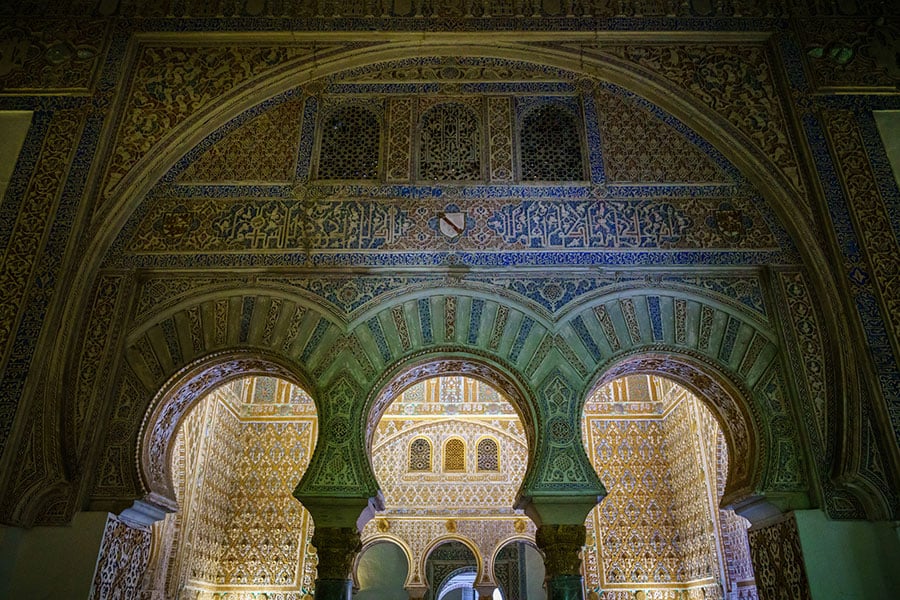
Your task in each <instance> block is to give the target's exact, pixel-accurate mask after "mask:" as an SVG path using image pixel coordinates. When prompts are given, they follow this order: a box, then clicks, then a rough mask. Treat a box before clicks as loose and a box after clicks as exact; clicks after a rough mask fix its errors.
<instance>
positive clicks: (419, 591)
mask: <svg viewBox="0 0 900 600" xmlns="http://www.w3.org/2000/svg"><path fill="white" fill-rule="evenodd" d="M409 568H410V569H411V568H412V565H410V567H409ZM406 593H407V594H409V600H422V599H423V598H425V594H427V593H428V586H427V585H408V586H406Z"/></svg>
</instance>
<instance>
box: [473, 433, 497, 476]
mask: <svg viewBox="0 0 900 600" xmlns="http://www.w3.org/2000/svg"><path fill="white" fill-rule="evenodd" d="M476 453H477V455H478V470H479V471H499V470H500V447H499V446H498V445H497V442H495V441H494V440H492V439H490V438H484V439H483V440H480V441H479V442H478V447H477V448H476Z"/></svg>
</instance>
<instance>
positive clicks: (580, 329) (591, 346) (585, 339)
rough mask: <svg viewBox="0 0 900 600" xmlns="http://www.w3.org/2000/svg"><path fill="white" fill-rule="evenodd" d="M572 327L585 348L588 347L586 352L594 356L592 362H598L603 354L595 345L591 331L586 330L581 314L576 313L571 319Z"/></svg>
mask: <svg viewBox="0 0 900 600" xmlns="http://www.w3.org/2000/svg"><path fill="white" fill-rule="evenodd" d="M572 329H574V330H575V333H577V334H578V337H579V338H581V342H582V343H583V344H584V346H585V348H587V349H588V352H590V353H591V356H592V357H593V358H594V362H600V359H601V358H603V355H602V353H601V352H600V348H599V347H598V346H597V343H596V342H595V341H594V337H593V336H592V335H591V332H590V331H588V328H587V325H585V324H584V320H583V319H582V318H581V315H578V316H577V317H575V318H574V319H572Z"/></svg>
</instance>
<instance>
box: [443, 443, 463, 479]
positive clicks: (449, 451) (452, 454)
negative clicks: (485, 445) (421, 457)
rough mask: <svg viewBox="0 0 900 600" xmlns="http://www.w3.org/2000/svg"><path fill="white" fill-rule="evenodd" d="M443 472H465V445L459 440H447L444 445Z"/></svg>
mask: <svg viewBox="0 0 900 600" xmlns="http://www.w3.org/2000/svg"><path fill="white" fill-rule="evenodd" d="M444 470H445V471H465V470H466V444H465V442H463V441H462V440H460V439H456V438H454V439H452V440H449V441H448V442H447V443H446V444H444Z"/></svg>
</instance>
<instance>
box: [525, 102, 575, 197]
mask: <svg viewBox="0 0 900 600" xmlns="http://www.w3.org/2000/svg"><path fill="white" fill-rule="evenodd" d="M519 142H520V145H521V148H520V151H519V156H521V161H522V179H523V180H525V181H569V180H575V181H579V180H582V179H584V166H583V165H584V163H583V161H582V156H581V154H582V151H581V136H580V135H579V133H578V125H577V124H576V122H575V116H574V115H573V114H572V113H570V112H569V111H567V110H565V109H563V108H561V107H559V106H554V105H552V104H545V105H543V106H540V107H538V108H536V109H534V110H532V111H531V112H529V113H528V114H527V115H526V116H525V118H524V119H522V129H521V133H520V136H519Z"/></svg>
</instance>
